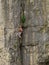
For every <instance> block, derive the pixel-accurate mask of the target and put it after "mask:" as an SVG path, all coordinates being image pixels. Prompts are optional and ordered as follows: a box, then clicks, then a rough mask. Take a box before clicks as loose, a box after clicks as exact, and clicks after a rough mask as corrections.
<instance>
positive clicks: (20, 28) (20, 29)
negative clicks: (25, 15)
mask: <svg viewBox="0 0 49 65" xmlns="http://www.w3.org/2000/svg"><path fill="white" fill-rule="evenodd" d="M22 33H23V28H22V26H19V28H18V37H19V38H21V35H22Z"/></svg>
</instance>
